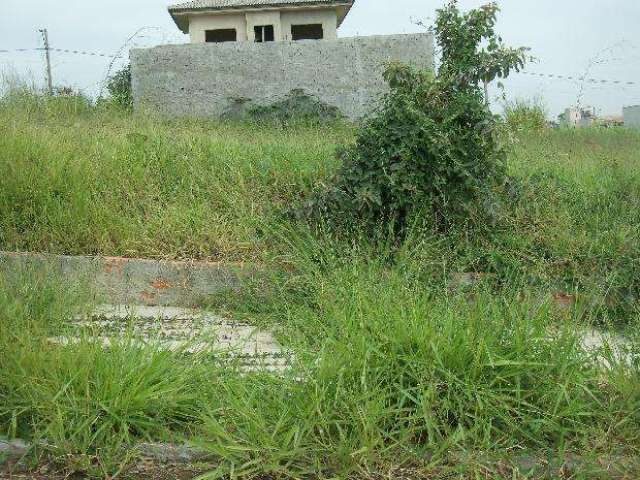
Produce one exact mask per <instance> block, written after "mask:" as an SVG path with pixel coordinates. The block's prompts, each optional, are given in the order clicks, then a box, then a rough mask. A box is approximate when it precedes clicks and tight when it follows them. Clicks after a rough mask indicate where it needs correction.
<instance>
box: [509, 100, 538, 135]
mask: <svg viewBox="0 0 640 480" xmlns="http://www.w3.org/2000/svg"><path fill="white" fill-rule="evenodd" d="M504 119H505V122H506V123H507V126H508V127H509V130H511V131H514V132H522V131H532V130H533V131H536V130H543V129H544V128H546V126H547V112H546V110H545V107H544V105H543V104H542V102H540V101H539V100H537V99H534V100H531V101H527V100H522V99H517V100H515V101H513V102H507V104H506V105H505V107H504Z"/></svg>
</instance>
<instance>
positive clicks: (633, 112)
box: [622, 105, 640, 128]
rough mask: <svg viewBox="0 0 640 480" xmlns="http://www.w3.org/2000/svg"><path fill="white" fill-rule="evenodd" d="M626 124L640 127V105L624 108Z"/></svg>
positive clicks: (631, 126)
mask: <svg viewBox="0 0 640 480" xmlns="http://www.w3.org/2000/svg"><path fill="white" fill-rule="evenodd" d="M622 115H623V117H624V126H625V127H629V128H640V105H632V106H630V107H624V108H623V109H622Z"/></svg>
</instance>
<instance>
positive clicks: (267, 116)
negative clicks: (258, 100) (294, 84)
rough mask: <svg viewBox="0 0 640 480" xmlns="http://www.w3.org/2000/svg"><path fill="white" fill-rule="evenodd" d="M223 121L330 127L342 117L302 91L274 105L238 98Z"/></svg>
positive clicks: (292, 91) (337, 111)
mask: <svg viewBox="0 0 640 480" xmlns="http://www.w3.org/2000/svg"><path fill="white" fill-rule="evenodd" d="M223 118H225V119H228V120H245V121H250V122H258V123H268V124H275V125H282V126H287V125H293V124H300V123H302V124H307V125H322V124H329V123H334V122H337V121H339V120H340V119H342V118H343V116H342V113H341V112H340V110H339V109H338V108H337V107H334V106H332V105H328V104H326V103H323V102H322V101H320V100H319V99H318V98H317V97H315V96H314V95H311V94H308V93H307V92H305V91H304V90H302V89H294V90H291V92H289V94H288V95H287V96H286V97H284V98H283V99H282V100H280V101H278V102H275V103H273V104H271V105H256V104H254V103H253V102H252V101H251V100H250V99H248V98H239V99H235V101H234V103H233V104H232V106H231V107H230V108H229V109H228V110H227V111H226V112H225V113H224V115H223Z"/></svg>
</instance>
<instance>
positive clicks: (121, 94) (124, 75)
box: [107, 65, 133, 109]
mask: <svg viewBox="0 0 640 480" xmlns="http://www.w3.org/2000/svg"><path fill="white" fill-rule="evenodd" d="M107 91H108V92H109V95H110V96H111V100H112V101H113V102H114V103H115V104H116V105H118V106H120V107H122V108H125V109H131V108H133V93H132V91H131V65H127V66H125V67H123V68H122V69H121V70H119V71H118V72H116V73H115V74H114V75H113V76H111V77H110V78H109V80H108V81H107Z"/></svg>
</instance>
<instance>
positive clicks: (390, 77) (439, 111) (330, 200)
mask: <svg viewBox="0 0 640 480" xmlns="http://www.w3.org/2000/svg"><path fill="white" fill-rule="evenodd" d="M497 12H498V7H497V6H496V5H494V4H490V5H487V6H485V7H482V8H480V9H478V10H472V11H471V12H469V13H466V14H462V13H460V11H459V10H458V8H457V2H456V1H451V2H450V3H449V4H448V5H447V6H446V7H445V8H443V9H441V10H439V11H438V18H437V21H436V26H435V28H434V31H435V35H436V38H437V42H438V45H439V47H440V49H441V50H442V62H441V66H440V68H439V70H438V72H437V75H433V74H432V73H431V72H426V71H419V70H416V69H414V68H412V67H410V66H406V65H399V64H393V65H390V66H389V67H388V69H387V70H386V72H385V80H386V81H387V83H388V84H389V87H390V92H389V93H388V94H387V95H386V96H385V97H384V99H383V102H382V105H381V107H380V108H379V110H378V111H377V112H376V113H375V115H373V116H372V117H371V118H370V119H368V120H367V121H366V122H365V123H364V125H363V126H362V127H361V129H360V131H359V133H358V136H357V140H356V142H355V144H354V145H351V146H348V147H346V148H343V149H341V150H340V152H339V157H340V159H341V160H342V162H343V166H342V168H341V170H340V172H339V173H338V174H337V176H336V177H335V178H334V179H333V182H332V184H331V187H330V188H329V189H328V191H326V192H324V193H322V194H321V195H320V196H319V197H318V198H316V199H314V201H313V202H312V204H311V207H312V208H313V210H312V211H313V212H314V213H317V212H321V213H322V214H323V215H328V217H329V218H330V219H331V220H332V221H333V220H335V219H336V218H337V219H340V221H343V220H344V219H346V220H347V222H348V223H351V220H353V219H354V218H358V219H362V220H364V222H365V223H366V224H369V225H380V224H381V223H382V224H385V225H389V226H390V228H391V229H392V230H393V232H394V233H395V234H400V233H401V232H402V231H403V230H404V227H405V226H406V224H407V222H408V220H409V218H410V216H412V214H414V213H416V212H422V211H424V210H425V209H428V210H429V211H430V212H431V213H432V215H433V217H434V219H435V221H436V224H437V226H438V228H443V227H444V228H446V226H447V225H449V224H451V223H452V222H455V221H456V220H457V219H459V218H460V216H461V215H462V216H463V217H464V218H468V217H469V216H470V209H472V210H477V208H476V207H475V205H478V204H482V203H483V202H481V200H482V199H484V198H485V197H486V196H487V195H490V194H491V192H492V191H493V190H495V187H497V186H499V185H501V184H502V183H503V182H504V180H505V153H504V152H503V150H502V148H501V146H500V142H499V140H498V136H497V134H496V132H495V126H496V125H497V121H496V120H497V119H496V117H494V116H493V115H492V114H491V112H490V111H489V110H488V108H487V107H486V104H485V99H484V97H483V93H482V89H481V88H480V87H479V84H480V82H482V81H490V80H492V79H493V78H495V77H498V76H499V77H506V76H507V75H508V74H509V72H510V71H511V70H512V69H514V68H515V69H519V68H520V67H522V66H523V65H524V62H525V49H523V48H520V49H511V48H507V47H505V46H503V44H502V41H501V39H500V38H499V37H498V36H497V35H496V34H495V33H494V25H495V22H496V15H497ZM482 44H486V45H487V46H486V48H481V45H482Z"/></svg>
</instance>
